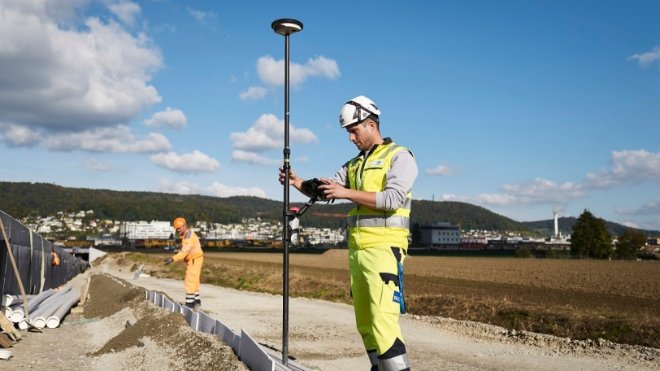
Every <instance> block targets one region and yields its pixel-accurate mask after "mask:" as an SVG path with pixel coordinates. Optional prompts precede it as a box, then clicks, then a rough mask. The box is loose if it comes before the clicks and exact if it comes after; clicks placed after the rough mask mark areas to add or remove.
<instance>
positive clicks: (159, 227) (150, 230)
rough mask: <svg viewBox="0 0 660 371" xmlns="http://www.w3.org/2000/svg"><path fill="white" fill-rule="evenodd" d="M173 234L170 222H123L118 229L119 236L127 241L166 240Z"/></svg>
mask: <svg viewBox="0 0 660 371" xmlns="http://www.w3.org/2000/svg"><path fill="white" fill-rule="evenodd" d="M173 232H174V229H173V228H172V225H171V224H170V222H162V221H156V220H154V221H151V222H144V221H139V222H125V223H123V224H122V225H121V226H120V227H119V235H120V236H121V237H122V238H123V237H126V238H128V239H129V240H143V239H150V238H153V239H168V238H170V236H171V235H172V233H173Z"/></svg>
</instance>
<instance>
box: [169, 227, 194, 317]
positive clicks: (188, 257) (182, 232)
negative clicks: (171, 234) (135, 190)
mask: <svg viewBox="0 0 660 371" xmlns="http://www.w3.org/2000/svg"><path fill="white" fill-rule="evenodd" d="M172 227H174V229H175V230H176V232H177V233H178V234H179V236H180V237H181V250H180V251H179V252H178V253H176V254H175V255H174V256H172V257H169V258H167V259H165V260H164V261H163V262H164V263H165V264H166V265H167V264H171V263H173V262H179V261H185V262H186V275H185V278H184V279H183V283H184V286H185V288H186V306H187V307H190V308H199V307H200V306H201V305H202V301H201V300H200V298H199V286H200V281H199V276H200V275H201V274H202V265H203V264H204V251H202V245H201V243H200V242H199V238H198V237H197V234H195V231H193V230H192V228H190V227H188V224H187V223H186V220H185V219H184V218H181V217H179V218H176V219H174V221H173V222H172Z"/></svg>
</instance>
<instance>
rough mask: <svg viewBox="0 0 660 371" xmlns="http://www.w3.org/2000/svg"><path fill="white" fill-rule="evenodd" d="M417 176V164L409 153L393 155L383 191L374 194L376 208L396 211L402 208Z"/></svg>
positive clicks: (401, 152)
mask: <svg viewBox="0 0 660 371" xmlns="http://www.w3.org/2000/svg"><path fill="white" fill-rule="evenodd" d="M417 174H418V169H417V162H416V161H415V157H414V156H413V155H412V153H410V151H399V152H398V153H397V154H396V155H394V157H393V158H392V167H391V168H390V170H389V171H388V172H387V176H386V178H385V189H384V190H383V191H382V192H378V193H376V208H377V209H380V210H396V209H398V208H400V207H401V206H403V205H404V204H405V202H406V195H407V194H408V192H410V191H411V190H412V186H413V183H414V182H415V179H416V178H417Z"/></svg>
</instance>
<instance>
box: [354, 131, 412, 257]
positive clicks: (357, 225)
mask: <svg viewBox="0 0 660 371" xmlns="http://www.w3.org/2000/svg"><path fill="white" fill-rule="evenodd" d="M400 151H408V149H407V148H405V147H402V146H399V145H397V144H394V143H393V142H390V143H384V144H381V145H379V146H378V147H376V149H375V150H374V151H373V153H371V154H369V155H368V157H367V158H366V159H365V158H364V155H362V154H361V155H360V156H357V157H355V158H354V159H352V160H351V161H349V162H348V164H347V177H348V185H349V188H351V189H355V190H359V191H366V192H382V191H383V190H384V189H385V185H386V184H385V180H386V178H387V172H388V171H390V168H391V163H392V158H393V157H394V155H396V154H397V153H398V152H400ZM411 203H412V193H411V192H408V194H407V195H406V201H405V203H404V205H402V206H401V207H399V208H398V209H396V210H378V209H371V208H368V207H366V206H363V205H357V206H356V207H355V208H353V209H352V210H351V211H349V212H348V231H349V237H348V246H349V248H353V249H365V248H369V247H377V246H380V247H383V246H386V247H388V248H389V247H391V246H396V247H400V248H403V249H406V248H408V235H409V234H410V229H409V225H410V206H411Z"/></svg>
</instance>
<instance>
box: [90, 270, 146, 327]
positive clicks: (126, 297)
mask: <svg viewBox="0 0 660 371" xmlns="http://www.w3.org/2000/svg"><path fill="white" fill-rule="evenodd" d="M144 299H145V292H144V290H142V289H139V288H137V287H135V286H133V285H130V284H128V283H126V282H123V281H120V280H118V279H115V278H111V277H109V276H106V275H102V274H96V275H93V276H92V277H91V283H90V286H89V300H88V301H87V302H86V303H85V306H84V310H83V316H85V318H105V317H108V316H111V315H113V314H115V313H117V312H119V311H120V310H122V309H123V308H125V307H126V306H133V305H136V304H137V303H139V302H141V301H144Z"/></svg>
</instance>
